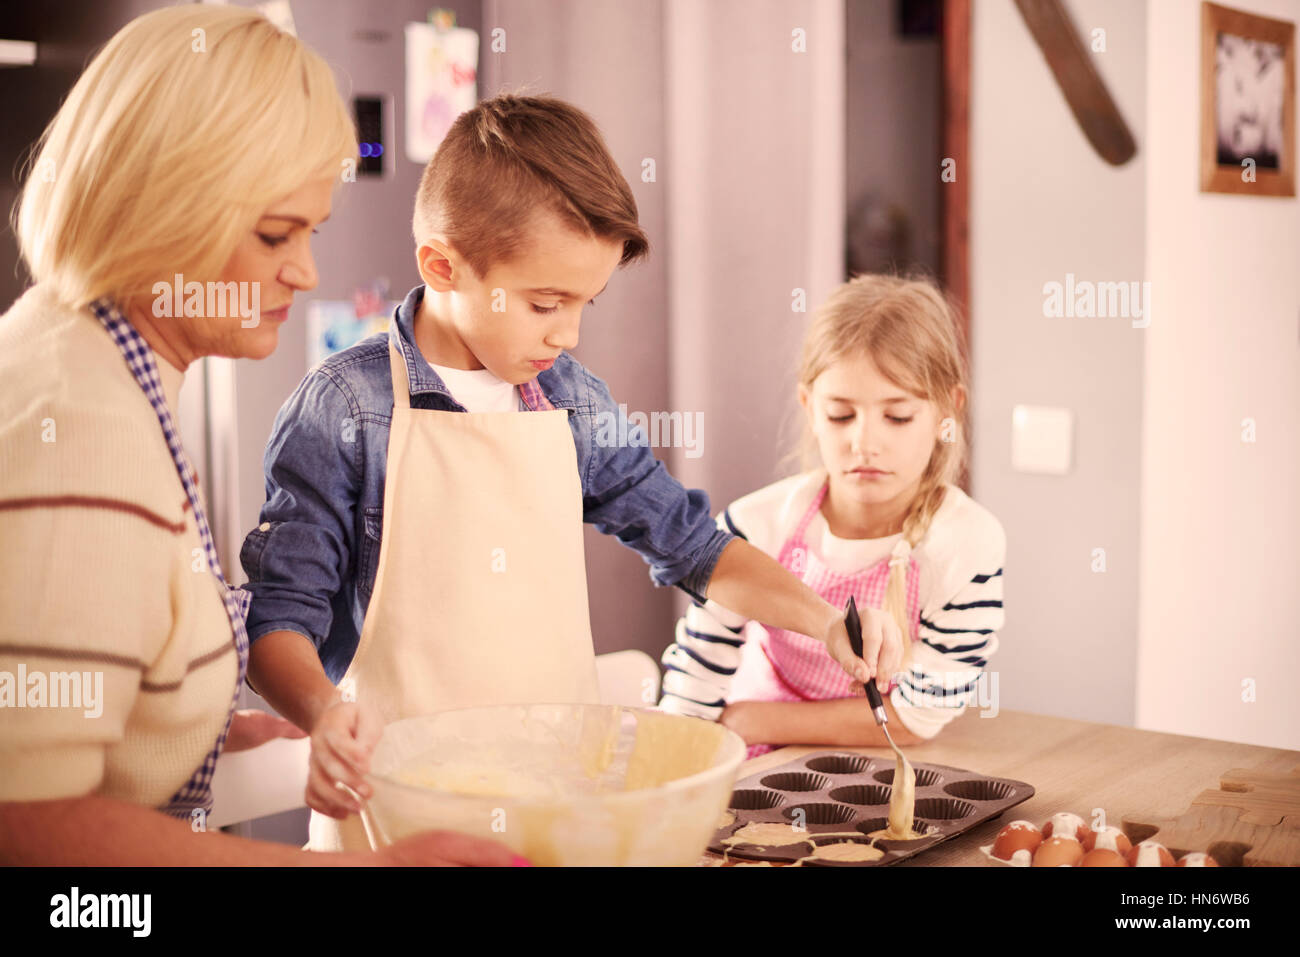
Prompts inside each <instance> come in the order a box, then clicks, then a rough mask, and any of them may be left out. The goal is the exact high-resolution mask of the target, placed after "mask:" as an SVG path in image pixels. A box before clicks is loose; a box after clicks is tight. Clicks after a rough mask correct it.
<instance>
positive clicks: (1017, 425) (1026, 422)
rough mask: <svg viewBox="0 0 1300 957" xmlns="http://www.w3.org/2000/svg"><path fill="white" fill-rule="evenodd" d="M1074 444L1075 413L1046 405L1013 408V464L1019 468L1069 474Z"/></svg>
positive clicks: (1042, 472) (1019, 470)
mask: <svg viewBox="0 0 1300 957" xmlns="http://www.w3.org/2000/svg"><path fill="white" fill-rule="evenodd" d="M1073 446H1074V413H1073V412H1071V411H1070V410H1069V409H1061V408H1056V407H1054V406H1044V405H1018V406H1016V407H1015V408H1014V409H1012V410H1011V467H1012V468H1013V469H1015V470H1016V471H1017V472H1037V473H1040V474H1043V475H1065V474H1066V473H1068V472H1069V471H1070V465H1071V458H1070V455H1071V450H1072V449H1073Z"/></svg>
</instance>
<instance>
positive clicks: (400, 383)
mask: <svg viewBox="0 0 1300 957" xmlns="http://www.w3.org/2000/svg"><path fill="white" fill-rule="evenodd" d="M388 365H389V368H391V369H392V375H393V408H395V409H409V408H410V407H411V380H410V379H409V378H408V377H407V375H406V360H405V359H404V358H403V357H402V355H401V354H400V353H399V352H398V351H397V349H396V348H395V347H394V346H393V344H392V343H391V342H390V343H389V344H388Z"/></svg>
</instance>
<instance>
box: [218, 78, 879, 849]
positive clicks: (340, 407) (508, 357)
mask: <svg viewBox="0 0 1300 957" xmlns="http://www.w3.org/2000/svg"><path fill="white" fill-rule="evenodd" d="M414 233H415V240H416V244H417V247H418V248H417V252H416V260H417V263H418V265H419V270H420V277H421V279H422V280H423V282H422V284H421V285H419V286H416V287H415V288H414V289H412V290H411V292H410V293H408V294H407V297H406V300H405V302H404V303H403V304H402V306H401V308H400V309H399V310H398V311H397V314H396V317H395V319H394V322H393V323H392V326H391V328H390V330H389V331H388V333H387V334H386V335H378V336H373V337H371V338H369V339H366V340H364V341H363V342H361V343H358V344H357V345H356V346H353V347H352V348H350V349H346V350H344V351H343V352H340V353H338V354H336V355H334V356H331V357H330V358H328V359H327V360H325V361H324V362H323V363H321V364H320V365H319V366H317V367H316V368H315V369H313V370H312V371H311V372H310V373H309V374H308V375H307V377H306V379H304V380H303V382H302V383H301V385H299V387H298V389H297V390H296V391H295V392H294V394H293V395H292V396H291V397H290V398H289V400H288V402H286V403H285V405H284V407H283V408H282V409H281V410H280V414H279V416H278V417H277V419H276V422H275V426H274V431H273V433H272V435H271V439H270V442H269V444H268V446H267V451H266V461H265V467H266V480H267V502H266V504H265V506H263V508H262V514H261V524H260V525H259V526H258V528H256V529H255V530H253V531H252V532H251V533H250V534H249V536H248V538H247V540H246V541H245V543H244V547H243V551H242V553H241V560H242V562H243V565H244V569H245V571H246V572H247V573H248V576H249V579H250V581H249V585H248V588H249V590H250V591H252V593H253V596H254V597H253V601H252V607H251V610H250V612H249V618H248V634H249V639H250V641H251V642H252V650H251V657H250V664H249V679H250V681H251V683H252V684H253V685H254V686H255V687H256V688H257V689H258V690H259V691H260V692H261V693H262V694H263V695H264V696H265V697H266V699H267V700H268V701H270V702H271V704H272V705H274V706H275V707H276V708H277V709H279V710H280V711H281V713H283V714H284V715H286V716H287V717H289V718H290V719H291V720H293V721H294V722H295V723H297V724H298V725H299V726H300V727H302V728H304V729H306V730H309V731H311V732H312V763H311V775H310V779H309V783H308V789H307V803H308V804H309V806H311V807H312V809H313V811H315V812H319V813H314V814H313V815H312V826H311V834H312V838H311V846H312V847H314V848H317V849H321V850H324V849H331V848H340V847H341V848H352V847H361V846H367V845H366V841H365V835H364V831H363V830H362V829H361V827H360V822H359V820H358V818H357V817H356V815H355V813H353V812H356V811H357V810H359V808H360V805H359V803H358V802H357V801H356V800H355V799H354V798H353V797H352V796H351V795H348V794H345V793H343V792H342V791H341V790H340V787H339V786H340V785H346V786H347V787H349V788H352V789H353V790H355V791H356V792H357V794H358V795H359V796H360V797H361V798H363V799H364V798H366V797H368V796H369V789H368V786H367V785H366V783H365V781H364V778H363V774H364V773H365V771H366V770H367V768H368V762H369V755H370V752H371V750H372V749H373V746H374V744H375V742H376V741H377V740H378V737H379V733H380V730H381V729H382V726H383V723H385V722H387V721H393V720H397V719H399V718H404V717H410V716H413V715H419V714H428V713H431V712H434V711H438V710H443V709H447V708H456V707H469V706H473V705H482V704H508V703H522V702H533V701H558V702H596V701H598V693H597V685H596V673H595V659H594V656H593V652H592V642H591V630H590V623H589V620H588V613H587V593H586V574H585V568H584V564H583V546H582V523H583V522H590V523H592V524H594V525H595V526H596V527H597V528H598V529H600V531H602V532H604V533H606V534H611V535H616V536H618V539H619V541H621V542H622V543H623V544H625V545H627V546H628V547H630V548H633V549H635V550H636V551H637V552H638V553H639V554H640V555H641V556H642V557H643V558H644V559H645V561H646V562H647V563H648V564H649V565H650V567H651V578H652V580H653V582H654V583H655V584H656V585H659V586H663V585H676V586H677V587H679V588H681V589H682V590H683V591H685V592H686V593H687V594H689V595H690V596H691V597H692V598H693V599H694V600H695V601H697V602H701V601H704V600H705V599H706V598H711V599H714V600H715V601H718V602H719V603H721V604H723V605H724V606H726V607H729V608H732V609H734V610H736V611H737V612H740V613H743V614H746V615H748V616H749V617H752V618H755V619H758V620H760V621H763V622H766V623H769V624H772V625H774V626H776V627H786V628H789V629H790V630H792V631H797V632H800V633H803V634H807V635H810V636H813V637H816V638H819V639H821V640H823V641H825V642H826V643H827V646H828V648H829V649H830V650H831V653H832V654H833V655H834V656H835V658H836V660H837V661H839V662H840V664H841V665H842V666H843V667H844V668H845V669H846V670H849V671H850V672H851V673H853V674H855V675H857V676H859V677H860V679H862V680H866V679H868V678H869V677H870V676H872V675H876V674H877V673H878V672H879V674H880V679H879V680H880V682H881V684H882V686H885V685H887V684H888V680H889V675H891V674H892V673H893V669H894V668H895V667H896V666H897V664H898V662H899V660H900V659H901V644H900V642H899V637H898V633H897V629H896V628H895V627H894V626H893V625H892V622H891V621H889V620H888V619H887V618H886V617H885V616H880V615H867V616H865V618H864V630H863V637H864V651H863V657H862V658H861V659H859V658H857V657H856V656H854V655H853V653H852V651H851V650H850V647H849V641H848V634H847V632H846V630H845V627H844V615H843V611H842V610H840V609H837V608H834V607H832V606H831V605H830V604H828V603H827V602H825V601H823V600H822V599H821V598H819V597H818V596H817V595H816V594H815V593H814V592H812V591H811V590H810V589H808V588H807V587H805V586H804V585H803V584H802V583H801V582H799V581H798V580H797V579H796V578H795V577H794V576H793V575H791V574H789V573H788V572H787V571H785V570H784V569H783V568H782V567H781V566H780V565H779V564H778V563H777V562H775V561H774V560H773V559H771V558H770V557H768V556H766V555H765V554H764V553H762V552H761V551H759V550H758V549H755V548H752V547H751V546H750V545H749V544H748V543H747V542H745V541H743V540H741V539H738V538H736V537H735V536H734V535H732V534H731V533H730V532H727V531H723V530H720V529H718V528H717V527H716V525H715V524H714V522H713V519H712V517H711V515H710V508H709V500H708V496H707V495H705V494H704V493H703V492H701V491H695V490H687V489H685V488H683V487H682V486H681V485H680V484H679V483H678V482H677V481H676V480H674V479H673V478H672V477H671V476H670V475H669V474H668V472H667V471H666V470H665V468H664V467H663V465H662V464H661V463H659V462H658V461H657V460H656V459H655V458H654V455H653V454H652V453H651V451H650V449H649V448H648V443H645V444H637V443H635V442H631V441H629V443H628V444H627V445H622V446H613V447H611V446H609V445H608V444H604V443H602V442H601V441H600V440H599V435H600V434H601V433H600V432H599V431H598V425H599V424H600V423H601V421H602V416H603V415H620V414H621V413H620V412H619V406H618V403H617V402H616V401H615V400H614V399H613V397H612V396H611V395H610V393H609V389H608V388H607V387H606V385H605V383H604V382H603V381H601V380H600V379H598V378H597V377H596V376H594V375H592V374H591V373H590V372H588V371H587V370H586V369H584V368H583V367H582V365H580V364H579V363H578V362H577V361H576V360H575V359H573V358H572V357H571V356H570V355H568V354H567V352H566V350H568V349H571V348H573V347H574V346H575V345H576V344H577V342H578V327H579V323H580V321H581V315H582V307H583V306H584V305H585V304H586V303H588V302H589V301H591V300H593V299H594V298H595V297H596V296H597V295H599V294H600V293H601V292H602V291H604V289H605V286H606V284H607V283H608V281H609V278H610V276H611V274H612V273H613V271H614V269H615V268H616V267H618V266H620V265H623V264H625V263H629V262H634V261H636V260H638V259H640V258H642V257H644V256H645V255H646V252H647V250H648V242H647V240H646V237H645V234H644V233H643V232H642V231H641V228H640V226H639V225H638V224H637V210H636V203H635V201H634V200H633V198H632V192H631V189H630V188H629V187H628V185H627V182H626V180H625V179H624V178H623V176H622V174H621V173H620V172H619V170H618V167H617V166H616V165H615V164H614V161H613V160H612V158H611V157H610V155H609V152H608V150H607V149H606V147H605V144H604V141H603V139H602V138H601V135H600V133H599V131H598V130H597V129H596V127H595V125H594V124H593V123H592V121H591V119H590V118H589V117H587V115H586V114H584V113H583V112H582V111H581V110H578V109H577V108H575V107H573V106H571V105H569V104H567V103H564V102H562V101H560V100H556V99H553V98H548V97H524V96H514V95H501V96H497V97H495V98H493V99H491V100H487V101H484V102H483V103H480V104H479V105H478V106H477V107H475V108H474V109H473V110H470V111H468V112H466V113H464V114H462V115H461V116H460V118H459V119H457V120H456V122H455V124H454V125H453V126H452V128H451V130H450V131H449V132H448V134H447V136H446V138H445V139H444V140H443V142H442V145H441V146H440V147H439V149H438V151H437V154H436V155H435V156H434V158H433V159H432V160H431V161H430V163H429V165H428V167H427V168H426V169H425V171H424V175H423V178H422V179H421V182H420V189H419V194H418V197H417V200H416V209H415V216H414ZM520 413H527V414H520ZM619 426H620V427H619V431H618V433H617V434H619V435H628V434H629V433H628V430H627V429H626V427H625V423H623V422H620V423H619ZM633 434H635V431H633ZM637 441H638V442H639V437H638V440H637ZM877 666H879V668H878V667H877ZM345 679H346V680H345ZM336 685H338V686H340V687H341V689H342V691H340V687H336ZM354 696H355V699H356V700H355V701H352V700H348V699H351V698H352V697H354ZM335 818H338V819H343V823H342V824H341V825H340V824H338V823H337V821H335V820H333V819H335Z"/></svg>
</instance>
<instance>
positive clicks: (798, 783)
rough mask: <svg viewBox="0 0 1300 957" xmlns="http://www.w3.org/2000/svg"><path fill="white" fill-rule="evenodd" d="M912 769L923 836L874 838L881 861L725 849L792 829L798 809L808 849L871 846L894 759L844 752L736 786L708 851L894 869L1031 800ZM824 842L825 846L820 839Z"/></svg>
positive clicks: (977, 781) (952, 771)
mask: <svg viewBox="0 0 1300 957" xmlns="http://www.w3.org/2000/svg"><path fill="white" fill-rule="evenodd" d="M912 767H913V769H914V770H915V771H916V812H915V815H914V817H915V821H916V823H915V825H914V830H916V831H917V832H924V833H925V834H926V836H925V837H923V838H920V839H918V840H915V841H891V840H887V839H884V838H879V839H876V840H875V846H876V847H877V848H879V849H880V850H882V851H884V856H883V857H881V858H879V859H878V860H874V861H831V860H822V859H819V858H809V857H808V855H809V854H811V853H812V847H810V846H809V844H808V843H806V842H805V843H801V844H788V845H784V846H777V847H759V846H757V845H753V844H731V845H728V844H724V843H723V841H724V840H726V839H727V838H728V837H730V836H731V835H732V834H734V833H735V832H736V831H737V830H739V829H740V828H742V827H744V826H745V825H746V824H757V823H765V824H792V823H794V822H795V821H796V820H797V818H796V817H795V815H794V811H795V809H796V808H803V810H804V815H803V817H804V821H803V823H804V825H805V826H806V827H807V828H808V838H809V840H811V841H813V842H814V843H815V844H834V843H838V842H842V841H854V840H857V838H856V837H853V836H848V835H846V834H845V833H844V832H855V833H856V834H859V835H861V843H863V844H870V843H872V839H871V838H870V837H868V835H869V834H870V833H871V832H872V831H878V830H882V829H884V828H885V826H886V825H887V823H888V818H889V796H890V791H891V785H892V784H893V779H894V758H892V757H889V758H873V757H868V756H866V755H862V754H852V753H848V752H844V751H816V752H813V753H811V754H806V755H803V756H802V757H799V758H796V759H795V760H793V761H789V762H787V763H786V764H781V765H778V766H776V767H774V768H768V769H767V770H766V771H761V772H759V773H757V774H751V775H749V776H748V777H745V778H742V779H741V780H740V781H739V782H737V784H736V787H735V788H734V789H733V791H732V794H731V801H730V803H729V805H728V807H729V810H730V811H731V813H732V814H734V815H735V816H736V820H735V821H733V822H732V823H731V824H728V825H727V826H726V827H722V828H719V829H718V830H717V832H716V833H715V834H714V835H713V840H712V841H711V842H710V844H709V850H710V851H711V852H712V853H714V854H719V855H721V854H724V853H725V854H726V856H727V858H728V859H729V860H730V859H737V860H740V859H743V860H753V861H769V862H771V863H773V864H793V863H794V862H795V861H797V860H800V859H801V858H808V859H807V860H805V861H804V864H803V866H805V867H809V866H813V865H817V866H827V867H864V866H865V867H877V866H881V865H884V864H894V863H897V862H898V861H901V860H903V859H904V858H907V857H911V856H912V855H913V854H918V853H920V852H921V851H925V850H928V849H929V848H932V847H934V846H935V845H936V844H939V843H941V842H943V841H946V840H947V839H948V838H950V837H953V836H955V835H957V834H961V833H963V832H965V831H968V830H970V829H971V828H973V827H975V826H976V825H978V824H983V823H984V822H985V821H988V820H991V819H993V818H995V817H997V816H998V815H999V814H1001V813H1002V812H1003V811H1005V810H1006V809H1007V808H1009V807H1014V806H1015V805H1017V804H1019V803H1021V802H1022V801H1027V800H1028V799H1029V798H1031V797H1033V795H1034V789H1033V787H1032V786H1031V785H1028V784H1026V783H1025V782H1024V781H1012V780H1010V779H1008V778H991V777H987V776H985V775H982V774H976V773H975V772H974V771H964V770H962V769H961V768H951V767H948V766H947V765H943V764H913V765H912ZM823 834H825V835H835V836H827V837H826V838H825V839H824V840H822V839H819V837H818V836H819V835H823Z"/></svg>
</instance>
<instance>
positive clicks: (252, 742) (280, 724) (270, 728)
mask: <svg viewBox="0 0 1300 957" xmlns="http://www.w3.org/2000/svg"><path fill="white" fill-rule="evenodd" d="M305 737H307V732H306V731H304V730H302V728H300V727H298V726H297V725H296V724H294V723H293V722H292V721H286V720H285V719H284V718H282V717H280V716H279V715H278V714H268V713H267V712H265V711H255V710H246V711H236V712H235V714H234V716H233V717H232V718H231V719H230V730H229V731H228V732H227V733H226V744H225V746H224V747H223V748H222V749H221V750H222V752H223V753H224V752H227V751H247V750H248V749H249V748H256V747H257V746H258V745H262V744H266V742H268V741H271V740H274V739H275V738H305Z"/></svg>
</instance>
